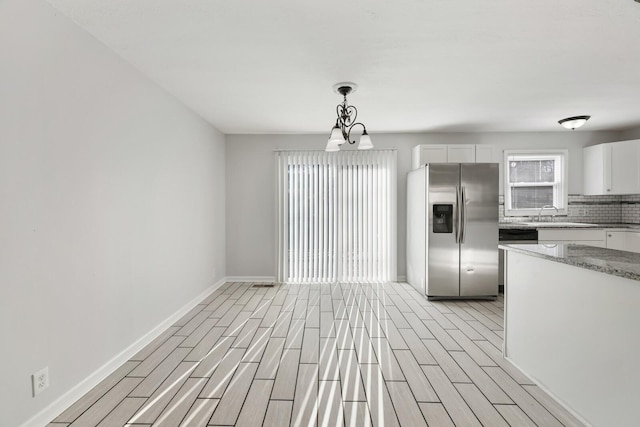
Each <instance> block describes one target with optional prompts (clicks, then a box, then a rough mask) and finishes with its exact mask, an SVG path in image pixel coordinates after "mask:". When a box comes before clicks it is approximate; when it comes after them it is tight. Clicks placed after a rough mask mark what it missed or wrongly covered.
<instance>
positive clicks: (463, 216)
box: [459, 186, 467, 243]
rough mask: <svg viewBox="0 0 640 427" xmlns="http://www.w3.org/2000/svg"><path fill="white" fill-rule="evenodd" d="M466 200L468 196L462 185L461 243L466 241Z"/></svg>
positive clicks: (460, 208)
mask: <svg viewBox="0 0 640 427" xmlns="http://www.w3.org/2000/svg"><path fill="white" fill-rule="evenodd" d="M466 202H467V197H466V195H465V193H464V187H462V186H460V207H459V210H460V243H464V238H465V231H466V230H465V228H466V226H467V211H466V210H465V205H466Z"/></svg>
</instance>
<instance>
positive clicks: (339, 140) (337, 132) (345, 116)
mask: <svg viewBox="0 0 640 427" xmlns="http://www.w3.org/2000/svg"><path fill="white" fill-rule="evenodd" d="M357 87H358V86H357V85H356V84H355V83H349V82H344V83H336V84H335V85H333V90H334V91H335V92H336V93H339V94H340V95H342V96H343V98H344V100H343V101H342V103H341V104H338V106H337V107H336V114H337V115H338V119H337V120H336V124H335V126H334V127H333V129H331V136H329V141H328V142H327V148H325V151H339V150H340V146H341V145H342V144H344V143H345V142H348V143H349V144H355V143H356V141H352V140H351V131H352V130H353V128H354V127H356V126H358V125H360V126H362V130H363V131H362V136H360V143H359V144H358V150H368V149H370V148H373V144H372V143H371V137H370V136H369V134H368V133H367V128H366V127H365V126H364V124H363V123H356V117H357V116H358V110H357V109H356V107H354V106H353V105H349V103H348V102H347V95H349V94H350V93H353V92H355V91H356V89H357Z"/></svg>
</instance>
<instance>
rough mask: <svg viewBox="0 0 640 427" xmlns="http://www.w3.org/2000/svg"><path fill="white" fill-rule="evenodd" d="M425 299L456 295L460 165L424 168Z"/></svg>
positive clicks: (458, 291) (458, 273) (458, 270)
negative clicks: (425, 197) (425, 182)
mask: <svg viewBox="0 0 640 427" xmlns="http://www.w3.org/2000/svg"><path fill="white" fill-rule="evenodd" d="M426 168H427V216H428V223H427V224H428V226H427V254H426V258H427V286H426V287H427V292H426V294H427V296H430V297H440V296H459V295H460V287H459V280H460V277H459V276H460V248H459V245H458V243H457V236H458V232H459V231H460V230H459V227H458V217H459V211H458V206H457V198H458V197H459V191H458V190H459V184H460V164H457V163H456V164H435V163H432V164H428V165H427V166H426Z"/></svg>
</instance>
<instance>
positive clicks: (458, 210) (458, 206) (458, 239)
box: [455, 186, 462, 243]
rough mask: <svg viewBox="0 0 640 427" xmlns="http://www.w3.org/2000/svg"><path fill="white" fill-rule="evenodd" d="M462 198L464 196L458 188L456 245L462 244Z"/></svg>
mask: <svg viewBox="0 0 640 427" xmlns="http://www.w3.org/2000/svg"><path fill="white" fill-rule="evenodd" d="M461 197H462V194H461V192H460V187H457V186H456V224H455V227H456V232H455V239H456V243H460V238H461V235H460V231H461V227H462V211H461V209H460V205H461Z"/></svg>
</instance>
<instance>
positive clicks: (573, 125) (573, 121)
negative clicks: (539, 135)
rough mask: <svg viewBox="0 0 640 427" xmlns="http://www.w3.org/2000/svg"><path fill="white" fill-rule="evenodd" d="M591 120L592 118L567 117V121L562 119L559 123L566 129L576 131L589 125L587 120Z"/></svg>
mask: <svg viewBox="0 0 640 427" xmlns="http://www.w3.org/2000/svg"><path fill="white" fill-rule="evenodd" d="M590 118H591V116H575V117H567V118H566V119H562V120H560V121H558V123H560V124H561V125H562V126H564V127H566V128H567V129H571V130H576V129H577V128H579V127H580V126H582V125H584V124H585V123H587V120H589V119H590Z"/></svg>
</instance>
